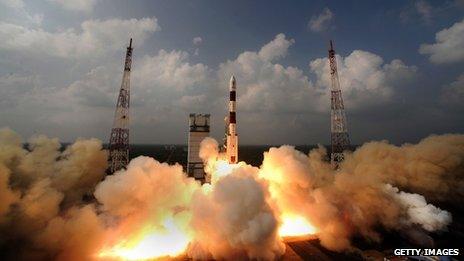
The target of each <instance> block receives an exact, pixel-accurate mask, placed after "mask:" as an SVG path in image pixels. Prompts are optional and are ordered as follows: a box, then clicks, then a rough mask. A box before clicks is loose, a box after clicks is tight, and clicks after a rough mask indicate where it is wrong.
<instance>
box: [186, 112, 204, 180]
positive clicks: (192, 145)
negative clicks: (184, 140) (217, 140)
mask: <svg viewBox="0 0 464 261" xmlns="http://www.w3.org/2000/svg"><path fill="white" fill-rule="evenodd" d="M209 132H210V115H209V114H197V113H191V114H190V115H189V135H188V151H187V175H188V176H189V177H193V178H195V179H196V180H200V181H201V182H202V183H205V182H209V181H208V180H207V177H206V173H205V170H204V165H203V161H202V159H201V158H200V155H199V154H200V143H201V142H202V141H203V139H204V138H206V137H208V136H209Z"/></svg>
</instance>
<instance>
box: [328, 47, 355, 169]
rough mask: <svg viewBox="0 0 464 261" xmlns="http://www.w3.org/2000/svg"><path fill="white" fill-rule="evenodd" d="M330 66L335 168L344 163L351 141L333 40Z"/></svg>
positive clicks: (332, 141) (330, 50)
mask: <svg viewBox="0 0 464 261" xmlns="http://www.w3.org/2000/svg"><path fill="white" fill-rule="evenodd" d="M329 64H330V79H331V82H332V86H331V90H330V94H331V96H330V97H331V98H330V102H331V115H330V117H331V118H330V120H331V143H332V152H331V154H330V162H331V163H332V165H334V166H335V167H337V166H338V163H339V162H341V161H343V159H344V155H343V151H345V150H347V149H349V146H350V139H349V137H348V129H347V126H346V125H347V123H346V115H345V107H344V105H343V98H342V90H341V89H340V81H339V79H338V72H337V60H336V58H335V50H334V49H333V43H332V40H330V48H329Z"/></svg>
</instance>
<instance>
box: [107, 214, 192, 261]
mask: <svg viewBox="0 0 464 261" xmlns="http://www.w3.org/2000/svg"><path fill="white" fill-rule="evenodd" d="M163 225H164V228H163V229H158V230H156V229H154V228H153V227H149V226H148V227H145V228H144V229H143V230H142V231H141V232H140V233H139V235H137V236H134V237H132V238H130V239H128V240H123V241H121V242H119V243H118V244H116V245H115V246H112V247H110V248H106V249H103V250H101V251H100V253H99V254H98V257H100V258H114V259H123V260H146V259H155V258H161V257H176V256H179V255H181V254H183V253H184V252H185V250H186V249H187V246H188V244H189V242H190V240H191V239H190V238H189V236H188V235H187V233H185V232H184V231H182V230H181V229H180V227H179V226H178V225H177V224H176V223H175V222H174V220H173V219H172V218H168V219H166V221H165V222H164V224H163Z"/></svg>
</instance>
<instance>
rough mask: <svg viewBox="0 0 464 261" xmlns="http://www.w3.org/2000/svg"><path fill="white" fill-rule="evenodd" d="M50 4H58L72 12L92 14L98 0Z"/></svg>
mask: <svg viewBox="0 0 464 261" xmlns="http://www.w3.org/2000/svg"><path fill="white" fill-rule="evenodd" d="M48 1H49V2H52V3H55V4H58V5H59V6H61V7H62V8H63V9H66V10H71V11H84V12H90V11H92V10H93V8H94V7H95V5H96V4H97V0H48Z"/></svg>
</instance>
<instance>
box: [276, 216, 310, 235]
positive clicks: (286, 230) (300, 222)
mask: <svg viewBox="0 0 464 261" xmlns="http://www.w3.org/2000/svg"><path fill="white" fill-rule="evenodd" d="M316 232H317V229H316V227H314V226H313V225H311V223H309V222H308V221H307V220H306V219H305V218H304V217H302V216H297V215H290V214H285V213H284V214H283V215H282V224H281V225H280V227H279V236H280V237H298V236H307V235H313V234H315V233H316Z"/></svg>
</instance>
